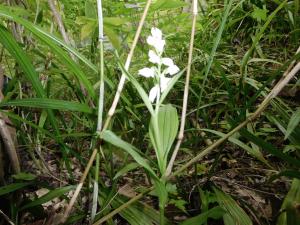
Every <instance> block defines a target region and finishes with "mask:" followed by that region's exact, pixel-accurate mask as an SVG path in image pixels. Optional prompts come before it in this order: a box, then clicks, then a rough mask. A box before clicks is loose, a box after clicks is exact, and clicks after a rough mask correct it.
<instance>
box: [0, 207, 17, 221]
mask: <svg viewBox="0 0 300 225" xmlns="http://www.w3.org/2000/svg"><path fill="white" fill-rule="evenodd" d="M0 214H1V215H2V216H3V217H4V219H5V220H6V221H7V222H8V223H9V224H10V225H15V224H14V223H13V221H11V220H10V219H9V217H8V216H7V215H6V214H5V213H4V212H2V210H0Z"/></svg>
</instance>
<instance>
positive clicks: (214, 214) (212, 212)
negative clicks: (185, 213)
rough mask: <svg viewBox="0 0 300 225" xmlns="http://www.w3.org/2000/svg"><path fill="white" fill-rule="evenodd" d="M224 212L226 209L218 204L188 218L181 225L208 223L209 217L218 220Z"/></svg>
mask: <svg viewBox="0 0 300 225" xmlns="http://www.w3.org/2000/svg"><path fill="white" fill-rule="evenodd" d="M224 213H225V210H224V209H222V208H221V207H220V206H216V207H214V208H212V209H209V210H208V211H206V212H203V213H201V214H200V215H198V216H195V217H192V218H190V219H187V220H186V221H184V222H183V223H181V224H180V225H195V224H197V225H202V224H204V223H206V222H207V219H209V218H212V219H214V220H218V219H220V218H222V216H223V215H224Z"/></svg>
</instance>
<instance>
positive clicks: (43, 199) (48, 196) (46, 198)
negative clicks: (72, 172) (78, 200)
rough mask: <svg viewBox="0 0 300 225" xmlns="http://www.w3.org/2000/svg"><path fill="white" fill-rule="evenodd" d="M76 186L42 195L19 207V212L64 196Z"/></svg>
mask: <svg viewBox="0 0 300 225" xmlns="http://www.w3.org/2000/svg"><path fill="white" fill-rule="evenodd" d="M75 187H76V186H74V185H72V186H66V187H62V188H57V189H54V190H52V191H49V192H48V193H47V194H45V195H43V196H42V197H40V198H38V199H36V200H34V201H32V202H30V203H28V204H26V205H24V206H23V207H21V209H20V210H24V209H28V208H31V207H34V206H37V205H42V204H44V203H46V202H49V201H51V200H52V199H54V198H57V197H60V196H62V195H64V194H65V193H67V192H69V191H71V190H73V189H75Z"/></svg>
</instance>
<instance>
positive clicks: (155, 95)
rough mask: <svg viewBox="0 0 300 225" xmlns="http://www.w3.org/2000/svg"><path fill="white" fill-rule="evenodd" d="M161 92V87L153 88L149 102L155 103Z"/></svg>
mask: <svg viewBox="0 0 300 225" xmlns="http://www.w3.org/2000/svg"><path fill="white" fill-rule="evenodd" d="M158 92H159V86H158V85H155V86H154V87H153V88H151V90H150V92H149V100H150V102H154V100H155V99H156V97H157V94H158Z"/></svg>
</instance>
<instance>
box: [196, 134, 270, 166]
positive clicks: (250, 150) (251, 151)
mask: <svg viewBox="0 0 300 225" xmlns="http://www.w3.org/2000/svg"><path fill="white" fill-rule="evenodd" d="M202 130H203V131H207V132H210V133H213V134H216V135H218V136H220V137H224V136H225V134H224V133H222V132H219V131H216V130H210V129H202ZM228 141H230V142H231V143H233V144H236V145H237V146H239V147H241V148H242V149H244V150H245V151H246V152H248V153H249V154H250V155H252V156H254V157H255V158H257V159H258V160H260V161H261V162H263V163H265V164H266V165H268V166H269V167H270V164H269V163H268V161H267V160H266V159H265V158H264V156H263V154H262V153H261V152H260V151H259V150H256V149H255V148H251V147H249V146H248V145H246V144H245V143H243V142H242V141H240V140H238V139H236V138H234V137H230V138H228Z"/></svg>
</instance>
